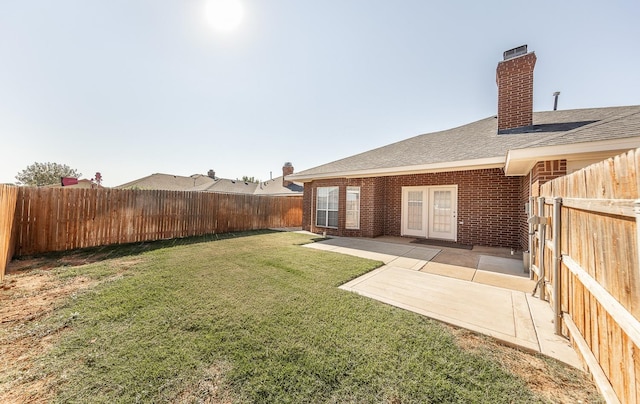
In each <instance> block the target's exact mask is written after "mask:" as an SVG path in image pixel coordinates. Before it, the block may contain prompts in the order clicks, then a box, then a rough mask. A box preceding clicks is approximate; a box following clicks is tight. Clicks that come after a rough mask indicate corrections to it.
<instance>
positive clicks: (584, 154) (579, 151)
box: [504, 136, 640, 176]
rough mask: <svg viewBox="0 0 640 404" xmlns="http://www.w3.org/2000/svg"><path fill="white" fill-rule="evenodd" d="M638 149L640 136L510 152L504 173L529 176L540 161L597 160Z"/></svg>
mask: <svg viewBox="0 0 640 404" xmlns="http://www.w3.org/2000/svg"><path fill="white" fill-rule="evenodd" d="M638 147H640V136H636V137H628V138H623V139H609V140H600V141H597V142H584V143H571V144H565V145H557V146H543V147H531V148H527V149H516V150H509V152H508V153H507V162H506V164H505V168H504V172H505V175H507V176H518V175H520V176H521V175H527V174H528V173H529V171H531V169H532V168H533V166H534V165H535V164H536V163H537V162H538V161H546V160H563V159H567V160H570V159H571V160H579V159H586V158H590V157H594V158H595V157H596V156H597V155H598V153H606V152H612V151H618V150H619V151H621V152H622V151H625V150H630V149H635V148H638ZM604 158H606V157H603V159H604Z"/></svg>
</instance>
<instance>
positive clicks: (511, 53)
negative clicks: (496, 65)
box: [503, 45, 527, 60]
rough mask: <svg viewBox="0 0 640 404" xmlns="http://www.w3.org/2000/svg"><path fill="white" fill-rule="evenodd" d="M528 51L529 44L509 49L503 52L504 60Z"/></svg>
mask: <svg viewBox="0 0 640 404" xmlns="http://www.w3.org/2000/svg"><path fill="white" fill-rule="evenodd" d="M525 53H527V45H522V46H518V47H517V48H513V49H509V50H508V51H505V52H504V53H503V56H504V60H509V59H513V58H515V57H518V56H520V55H524V54H525Z"/></svg>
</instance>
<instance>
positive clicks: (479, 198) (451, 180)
mask: <svg viewBox="0 0 640 404" xmlns="http://www.w3.org/2000/svg"><path fill="white" fill-rule="evenodd" d="M385 180H386V183H387V187H386V197H385V201H386V203H385V205H386V214H385V217H386V220H385V231H384V233H385V234H387V235H393V236H399V235H400V233H401V209H402V204H401V198H402V187H403V186H425V185H458V242H459V243H462V244H471V245H485V246H494V247H513V248H520V237H519V219H520V217H519V212H520V210H521V205H520V203H521V201H520V178H517V177H505V175H504V174H503V172H502V170H501V169H487V170H473V171H458V172H447V173H434V174H416V175H404V176H396V177H386V178H385Z"/></svg>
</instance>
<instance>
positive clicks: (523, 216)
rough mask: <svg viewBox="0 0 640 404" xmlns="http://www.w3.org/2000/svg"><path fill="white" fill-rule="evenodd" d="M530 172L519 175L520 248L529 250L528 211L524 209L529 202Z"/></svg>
mask: <svg viewBox="0 0 640 404" xmlns="http://www.w3.org/2000/svg"><path fill="white" fill-rule="evenodd" d="M530 181H531V173H529V174H528V175H526V176H524V177H520V206H522V210H521V211H520V219H519V223H520V250H522V251H527V250H529V223H527V218H528V213H527V211H525V208H524V206H525V204H526V203H528V202H529V195H530V194H531V185H530V184H531V183H530Z"/></svg>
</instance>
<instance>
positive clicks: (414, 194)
mask: <svg viewBox="0 0 640 404" xmlns="http://www.w3.org/2000/svg"><path fill="white" fill-rule="evenodd" d="M422 194H423V192H422V191H409V192H408V193H407V204H408V206H407V229H410V230H422V203H423V202H422Z"/></svg>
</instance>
